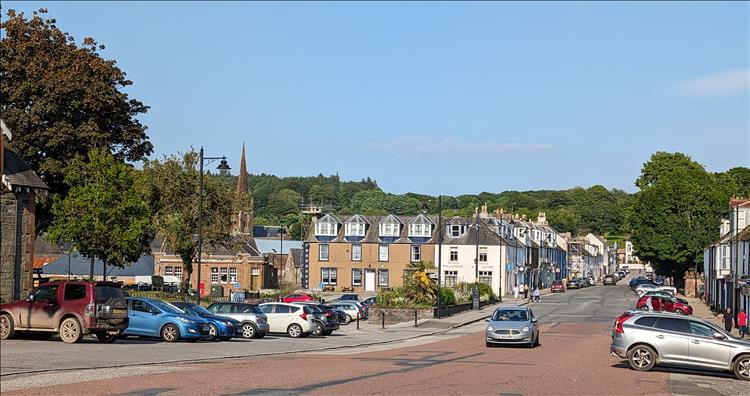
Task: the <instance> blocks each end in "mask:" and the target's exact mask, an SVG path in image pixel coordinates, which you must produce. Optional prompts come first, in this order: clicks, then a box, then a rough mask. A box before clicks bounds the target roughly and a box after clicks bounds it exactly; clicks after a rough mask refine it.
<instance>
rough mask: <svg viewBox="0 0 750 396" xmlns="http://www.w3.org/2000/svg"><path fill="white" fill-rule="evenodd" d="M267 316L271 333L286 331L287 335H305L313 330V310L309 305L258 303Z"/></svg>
mask: <svg viewBox="0 0 750 396" xmlns="http://www.w3.org/2000/svg"><path fill="white" fill-rule="evenodd" d="M260 309H261V310H262V311H263V313H264V314H266V316H268V325H269V327H270V330H269V331H270V332H271V333H287V334H289V337H292V338H298V337H307V336H309V335H310V334H312V332H313V331H315V320H314V318H313V310H312V308H310V307H309V306H306V305H302V304H290V303H281V302H278V303H267V304H260Z"/></svg>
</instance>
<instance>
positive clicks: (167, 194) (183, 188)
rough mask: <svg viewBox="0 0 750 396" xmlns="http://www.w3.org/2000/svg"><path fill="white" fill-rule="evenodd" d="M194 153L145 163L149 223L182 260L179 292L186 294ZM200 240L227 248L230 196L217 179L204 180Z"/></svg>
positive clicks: (194, 246)
mask: <svg viewBox="0 0 750 396" xmlns="http://www.w3.org/2000/svg"><path fill="white" fill-rule="evenodd" d="M198 165H199V164H198V153H196V152H195V151H194V150H191V151H189V152H187V153H185V154H182V155H172V156H169V157H165V158H164V159H163V160H162V161H158V160H153V161H146V162H145V163H144V165H143V171H144V172H145V174H146V177H147V180H148V183H149V189H150V192H151V203H152V211H153V222H154V225H155V227H156V230H157V232H158V233H159V234H160V235H161V236H162V237H163V238H164V243H165V244H166V247H167V249H168V250H170V251H172V252H174V253H175V254H176V255H178V256H179V257H180V259H182V266H183V269H184V270H183V271H182V276H183V285H185V287H183V290H187V289H188V287H189V284H190V277H191V275H192V273H193V261H194V260H196V259H197V254H198V239H197V233H198V204H199V197H200V195H199V173H198ZM203 189H204V192H203V240H204V247H205V246H206V245H222V246H231V238H230V229H231V219H232V204H233V199H232V196H233V192H232V190H231V189H230V188H229V185H228V183H226V182H225V181H222V180H221V178H220V177H218V176H213V175H206V176H204V187H203Z"/></svg>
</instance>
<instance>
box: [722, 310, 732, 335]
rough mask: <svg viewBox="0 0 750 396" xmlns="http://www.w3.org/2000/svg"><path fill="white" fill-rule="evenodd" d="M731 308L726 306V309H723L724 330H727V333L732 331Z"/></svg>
mask: <svg viewBox="0 0 750 396" xmlns="http://www.w3.org/2000/svg"><path fill="white" fill-rule="evenodd" d="M732 319H733V318H732V308H727V310H726V311H724V330H726V331H727V333H731V332H732Z"/></svg>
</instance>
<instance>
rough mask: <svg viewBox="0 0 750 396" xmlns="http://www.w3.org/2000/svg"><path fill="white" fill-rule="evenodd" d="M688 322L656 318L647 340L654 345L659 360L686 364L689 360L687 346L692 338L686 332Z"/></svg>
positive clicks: (679, 319) (678, 319)
mask: <svg viewBox="0 0 750 396" xmlns="http://www.w3.org/2000/svg"><path fill="white" fill-rule="evenodd" d="M687 322H688V321H687V320H686V319H681V318H661V317H660V318H658V319H657V320H656V323H654V331H649V332H648V333H647V334H648V339H646V340H644V341H646V342H648V343H650V344H651V345H654V346H655V347H656V349H657V350H658V353H659V356H660V357H661V358H662V359H661V360H669V361H673V362H681V363H684V362H687V361H689V360H690V352H689V347H688V344H689V342H690V339H691V338H692V337H691V335H690V334H689V330H688V323H687Z"/></svg>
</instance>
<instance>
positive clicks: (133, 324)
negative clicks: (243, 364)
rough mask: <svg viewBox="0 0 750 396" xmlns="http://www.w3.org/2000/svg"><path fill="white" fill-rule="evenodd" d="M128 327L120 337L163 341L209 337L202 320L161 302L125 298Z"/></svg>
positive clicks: (205, 323)
mask: <svg viewBox="0 0 750 396" xmlns="http://www.w3.org/2000/svg"><path fill="white" fill-rule="evenodd" d="M127 301H128V317H129V323H128V328H127V329H125V331H124V332H123V336H139V337H155V338H157V337H158V338H161V339H162V340H163V341H166V342H177V341H179V340H181V339H184V340H187V341H197V340H199V339H202V338H205V337H207V336H208V334H209V331H210V325H209V323H208V321H206V320H205V319H203V318H201V317H199V316H194V315H188V314H186V313H185V312H184V311H182V310H181V309H179V308H177V307H175V306H174V305H172V304H169V303H167V302H164V301H160V300H154V299H150V298H140V297H128V298H127Z"/></svg>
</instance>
